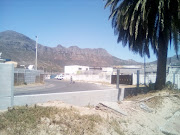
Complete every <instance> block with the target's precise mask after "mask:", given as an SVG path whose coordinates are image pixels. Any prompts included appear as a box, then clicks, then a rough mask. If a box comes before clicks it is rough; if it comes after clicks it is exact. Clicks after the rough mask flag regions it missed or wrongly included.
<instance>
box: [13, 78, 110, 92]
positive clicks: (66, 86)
mask: <svg viewBox="0 0 180 135" xmlns="http://www.w3.org/2000/svg"><path fill="white" fill-rule="evenodd" d="M103 89H112V87H109V86H105V85H100V84H99V85H98V84H93V83H84V82H75V83H73V84H70V82H69V81H64V80H56V79H50V80H46V81H45V84H43V85H30V86H16V87H15V95H32V94H45V93H61V92H74V91H87V90H103Z"/></svg>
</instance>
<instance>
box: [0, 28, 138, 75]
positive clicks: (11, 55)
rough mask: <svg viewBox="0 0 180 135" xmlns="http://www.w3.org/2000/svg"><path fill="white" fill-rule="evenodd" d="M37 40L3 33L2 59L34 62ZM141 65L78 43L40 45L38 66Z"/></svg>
mask: <svg viewBox="0 0 180 135" xmlns="http://www.w3.org/2000/svg"><path fill="white" fill-rule="evenodd" d="M35 44H36V42H35V41H34V40H32V39H30V38H29V37H27V36H25V35H23V34H21V33H18V32H15V31H10V30H8V31H4V32H0V52H2V58H5V59H11V60H12V61H16V62H18V64H19V65H26V66H27V65H34V63H35V52H36V49H35ZM137 64H138V65H139V64H142V63H138V62H136V61H134V60H122V59H119V58H117V57H114V56H112V55H111V54H109V53H108V52H107V51H106V50H105V49H102V48H95V49H90V48H85V49H82V48H79V47H78V46H71V47H68V48H66V47H64V46H62V45H57V46H56V47H48V46H44V45H41V44H38V69H44V70H46V71H59V72H60V71H63V69H64V66H67V65H83V66H91V67H106V66H117V65H137Z"/></svg>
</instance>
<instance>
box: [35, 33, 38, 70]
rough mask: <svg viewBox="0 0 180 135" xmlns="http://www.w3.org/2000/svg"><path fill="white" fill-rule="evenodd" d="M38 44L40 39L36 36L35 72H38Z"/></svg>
mask: <svg viewBox="0 0 180 135" xmlns="http://www.w3.org/2000/svg"><path fill="white" fill-rule="evenodd" d="M37 42H38V37H37V36H36V59H35V70H37V44H38V43H37Z"/></svg>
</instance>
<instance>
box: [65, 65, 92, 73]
mask: <svg viewBox="0 0 180 135" xmlns="http://www.w3.org/2000/svg"><path fill="white" fill-rule="evenodd" d="M83 71H89V67H88V66H79V65H72V66H64V73H65V74H78V73H80V72H83Z"/></svg>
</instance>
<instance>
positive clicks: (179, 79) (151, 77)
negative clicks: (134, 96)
mask: <svg viewBox="0 0 180 135" xmlns="http://www.w3.org/2000/svg"><path fill="white" fill-rule="evenodd" d="M173 76H174V74H172V73H170V74H167V75H166V82H168V81H170V82H172V83H174V82H173V81H174V77H173ZM150 82H151V83H155V82H156V74H147V75H146V84H149V83H150ZM139 83H140V84H144V74H140V75H139ZM136 84H137V74H133V85H136ZM175 84H176V85H177V88H178V89H180V74H175Z"/></svg>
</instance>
